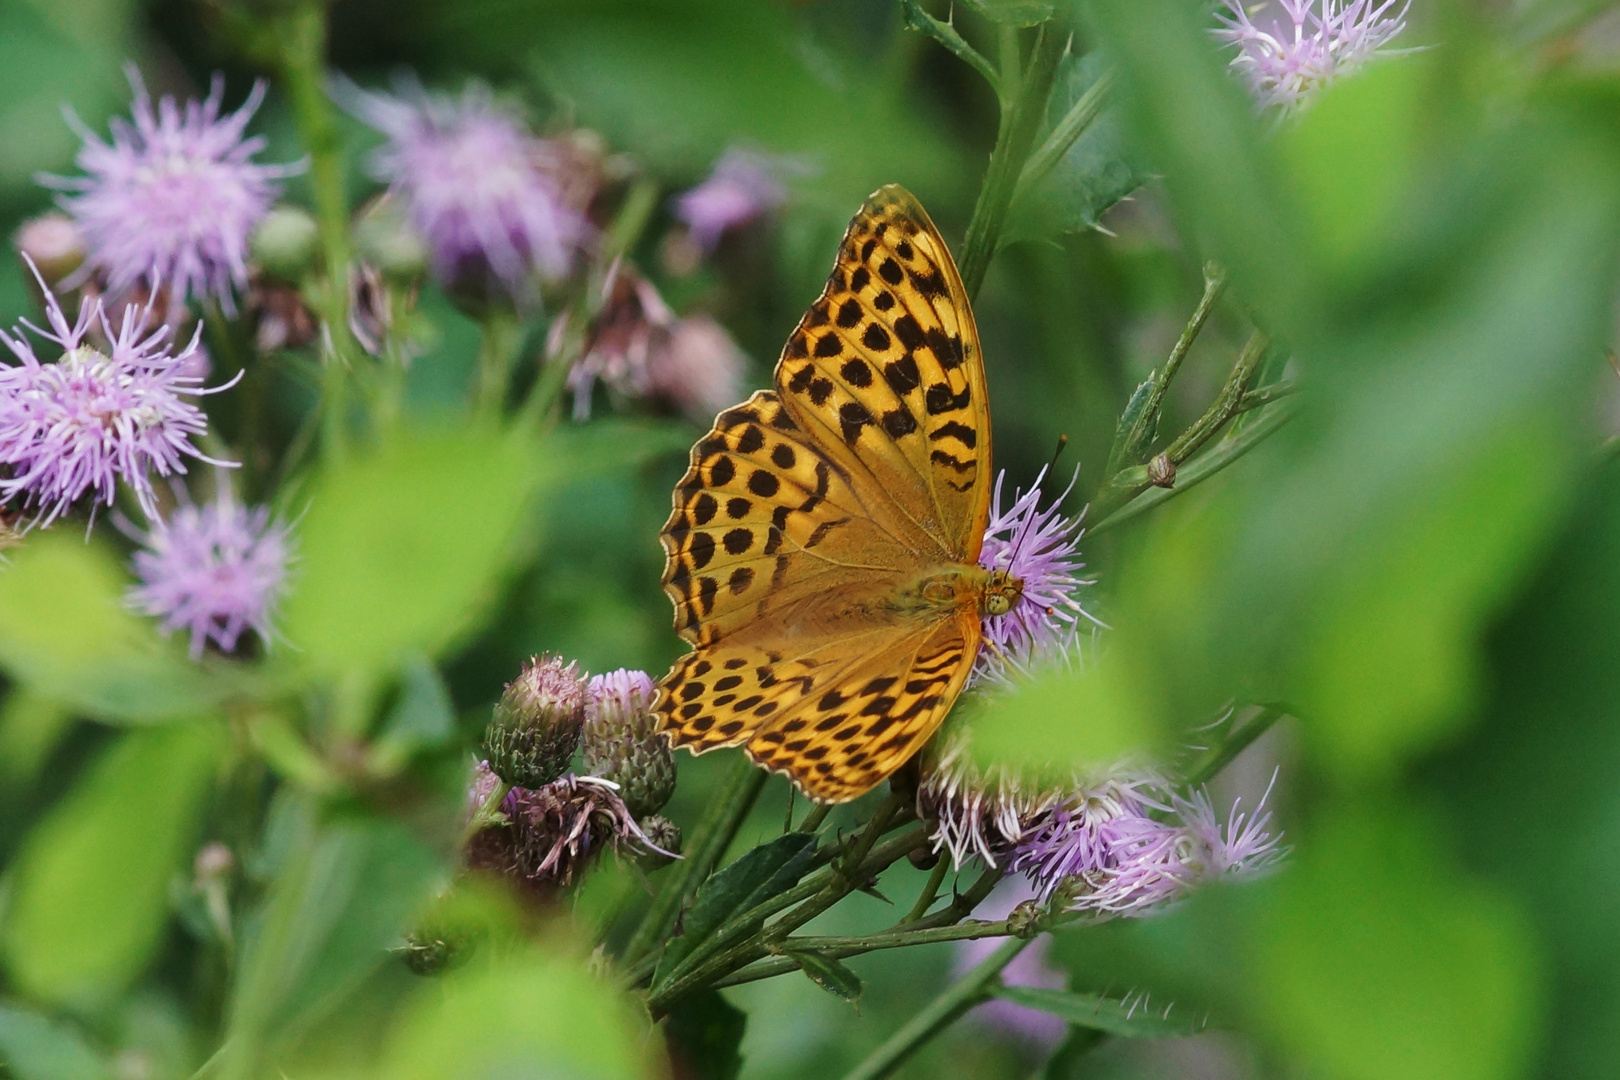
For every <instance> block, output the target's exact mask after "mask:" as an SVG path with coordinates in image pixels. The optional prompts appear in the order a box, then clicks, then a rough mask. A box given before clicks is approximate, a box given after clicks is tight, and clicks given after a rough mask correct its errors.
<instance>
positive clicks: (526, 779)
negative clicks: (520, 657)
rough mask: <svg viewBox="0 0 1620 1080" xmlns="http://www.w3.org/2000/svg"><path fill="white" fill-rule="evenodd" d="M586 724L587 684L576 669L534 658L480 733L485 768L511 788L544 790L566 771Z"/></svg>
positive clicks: (548, 658) (509, 686)
mask: <svg viewBox="0 0 1620 1080" xmlns="http://www.w3.org/2000/svg"><path fill="white" fill-rule="evenodd" d="M584 722H585V683H584V681H583V680H582V679H581V678H580V677H579V672H578V671H577V670H576V669H575V667H574V665H573V664H572V663H569V664H564V663H563V662H562V658H561V657H559V656H551V655H546V656H541V657H536V658H534V659H532V660H530V661H529V662H528V664H526V665H525V666H524V668H523V674H521V675H519V676H518V677H517V678H516V679H514V680H512V681H511V682H510V683H508V684H507V686H506V693H504V694H502V695H501V700H500V701H499V702H498V703H496V705H495V715H494V716H493V717H492V718H491V719H490V722H489V727H488V729H487V730H485V732H484V754H485V756H486V757H488V759H489V767H490V769H491V770H493V771H494V773H495V775H496V776H499V777H500V778H501V779H502V780H503V781H505V782H506V783H508V784H511V785H513V786H514V787H523V788H531V789H532V788H541V787H545V786H546V785H547V784H549V783H551V782H552V781H553V780H555V779H557V777H559V776H561V775H562V774H563V773H564V772H566V771H568V764H569V762H571V761H572V760H573V758H574V751H575V750H576V749H577V748H578V747H579V733H580V728H581V726H582V725H583V724H584Z"/></svg>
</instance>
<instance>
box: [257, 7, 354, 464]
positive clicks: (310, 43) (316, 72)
mask: <svg viewBox="0 0 1620 1080" xmlns="http://www.w3.org/2000/svg"><path fill="white" fill-rule="evenodd" d="M275 38H276V40H277V41H278V42H280V55H279V57H278V59H279V61H280V69H281V77H282V80H283V82H284V83H285V84H286V87H287V96H288V98H289V99H290V101H291V103H292V111H293V119H294V121H295V122H296V124H297V125H298V134H299V136H300V137H301V138H302V139H303V142H304V145H305V146H306V147H308V149H309V185H310V191H311V194H312V196H313V198H314V201H315V220H316V223H317V225H318V226H319V229H320V237H321V254H322V256H323V267H322V279H321V280H320V281H319V282H317V283H316V284H315V294H316V304H315V307H316V308H317V314H319V315H320V317H321V323H322V329H323V337H324V341H325V345H326V349H325V353H326V356H325V361H326V363H325V370H324V373H323V376H322V380H321V404H320V408H321V425H322V427H321V446H322V450H323V452H324V453H325V454H326V455H327V457H328V458H330V459H332V460H341V459H342V458H343V456H344V454H345V453H346V452H347V446H348V430H347V425H348V377H349V365H350V361H351V358H352V357H353V356H354V355H355V346H354V338H353V335H351V334H350V332H349V319H348V305H349V207H348V200H347V198H346V196H345V193H344V187H343V143H342V139H341V137H340V135H339V133H338V128H337V123H336V121H335V120H334V118H333V116H332V105H331V102H330V101H328V100H327V97H326V86H325V81H326V4H325V3H323V2H322V0H302V2H300V3H298V4H297V5H296V6H294V7H293V8H292V10H291V11H290V12H288V14H287V15H285V16H284V17H282V18H280V19H278V20H277V25H276V33H275Z"/></svg>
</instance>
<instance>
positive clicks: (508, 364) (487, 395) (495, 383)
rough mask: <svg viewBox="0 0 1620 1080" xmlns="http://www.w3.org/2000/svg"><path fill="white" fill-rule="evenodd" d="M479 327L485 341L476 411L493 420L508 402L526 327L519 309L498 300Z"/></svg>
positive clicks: (479, 362)
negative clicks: (509, 390) (513, 372)
mask: <svg viewBox="0 0 1620 1080" xmlns="http://www.w3.org/2000/svg"><path fill="white" fill-rule="evenodd" d="M480 329H481V330H482V331H483V341H482V343H481V345H480V347H479V350H478V397H477V401H476V402H475V404H474V407H473V412H474V415H476V416H478V417H480V418H482V419H485V420H492V419H495V418H498V417H499V416H500V415H501V410H502V409H504V408H505V406H506V392H507V389H508V387H509V386H510V385H511V381H512V369H513V368H514V367H515V366H516V365H517V360H518V354H519V353H520V352H522V350H523V338H524V333H523V330H524V327H523V323H522V321H521V320H520V319H519V318H518V316H517V312H515V311H513V310H512V309H510V308H507V307H503V306H501V305H498V304H496V305H492V306H491V307H490V310H489V314H488V315H487V316H486V317H485V319H484V322H483V325H482V326H481V327H480Z"/></svg>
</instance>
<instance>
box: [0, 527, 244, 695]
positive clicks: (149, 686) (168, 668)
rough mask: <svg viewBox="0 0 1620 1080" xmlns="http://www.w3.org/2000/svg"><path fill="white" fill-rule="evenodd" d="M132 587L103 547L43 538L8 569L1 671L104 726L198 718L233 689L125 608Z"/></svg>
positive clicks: (2, 575)
mask: <svg viewBox="0 0 1620 1080" xmlns="http://www.w3.org/2000/svg"><path fill="white" fill-rule="evenodd" d="M128 585H129V579H128V578H127V577H126V576H125V575H124V572H123V569H122V567H120V566H119V565H118V562H117V561H116V559H115V558H114V557H113V555H112V553H111V552H110V551H108V550H107V548H106V547H105V546H104V545H103V544H101V543H100V542H99V541H88V542H87V541H85V540H84V539H83V538H82V537H80V536H77V535H74V533H73V530H70V529H59V530H56V531H54V532H36V533H33V534H31V535H30V536H29V537H28V540H27V542H26V543H25V544H23V546H22V547H20V548H18V549H17V550H15V551H12V552H9V553H8V560H7V563H6V564H0V667H3V668H4V669H5V671H6V673H7V674H9V675H10V676H11V677H12V678H14V679H16V680H17V681H18V682H20V683H22V684H24V685H26V686H28V687H29V688H31V690H32V691H33V692H34V693H36V694H38V695H39V696H41V697H46V698H51V699H53V700H56V701H59V702H61V703H63V704H65V705H68V706H70V707H72V708H73V709H74V710H75V711H77V712H79V713H82V714H83V715H85V716H89V717H94V718H96V719H99V720H107V721H114V722H117V721H123V722H131V723H142V722H152V721H160V720H173V719H182V718H195V717H197V716H200V715H204V714H206V713H208V712H210V711H211V710H212V709H213V708H214V707H215V706H216V705H217V704H218V702H219V701H220V700H222V698H223V697H224V696H225V694H226V693H227V692H228V691H229V683H228V680H227V679H226V678H210V677H209V675H208V674H207V673H206V672H205V671H204V670H203V669H201V668H199V667H198V666H197V665H195V664H192V663H189V662H188V661H187V660H186V659H185V658H184V657H183V656H182V655H181V654H180V653H179V651H178V649H177V648H176V647H175V646H174V645H173V644H171V643H167V642H164V641H163V640H161V639H160V638H159V637H158V635H157V633H156V631H155V630H154V629H153V625H152V624H151V623H150V622H148V621H146V620H144V619H142V618H139V617H138V616H136V615H135V614H133V613H132V612H131V611H130V610H129V609H128V607H127V606H126V605H125V602H124V591H125V589H126V588H127V587H128Z"/></svg>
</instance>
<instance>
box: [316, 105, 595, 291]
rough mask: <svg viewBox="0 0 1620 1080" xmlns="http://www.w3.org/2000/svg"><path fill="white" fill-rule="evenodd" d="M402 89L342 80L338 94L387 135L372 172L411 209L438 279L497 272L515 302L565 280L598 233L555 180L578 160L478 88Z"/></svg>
mask: <svg viewBox="0 0 1620 1080" xmlns="http://www.w3.org/2000/svg"><path fill="white" fill-rule="evenodd" d="M396 88H397V93H395V94H378V93H372V92H370V91H366V90H362V89H360V87H358V86H356V85H355V84H354V83H352V82H349V81H348V80H346V79H344V80H339V81H338V82H337V83H336V84H335V86H334V90H333V92H334V96H335V97H336V98H337V100H338V102H339V103H340V104H341V105H343V107H344V108H345V109H347V110H348V111H349V112H350V113H352V114H353V115H354V116H355V117H356V118H358V119H359V120H361V121H362V122H364V123H366V124H368V125H370V126H371V127H373V128H375V129H376V130H378V131H380V132H382V133H383V134H384V135H386V136H387V137H388V142H387V143H386V144H385V145H384V146H382V147H381V148H380V149H379V150H377V152H376V153H374V154H373V155H372V158H371V162H370V165H371V170H372V173H373V175H374V176H376V177H377V178H378V179H379V180H383V181H386V182H387V183H388V185H389V191H390V192H391V193H393V194H394V195H396V196H397V197H399V198H400V199H401V200H402V201H403V202H404V204H405V207H406V212H407V214H408V215H409V217H410V221H411V224H412V225H413V226H414V227H415V228H416V230H417V231H418V232H419V233H420V234H421V235H422V237H423V239H425V240H426V241H427V244H428V247H429V248H430V249H431V251H432V253H433V254H432V262H433V271H434V274H435V275H436V276H437V277H438V278H439V280H440V281H441V282H443V283H446V284H454V283H457V282H461V283H477V282H480V281H484V282H486V283H487V279H488V276H489V275H490V274H493V275H494V277H495V278H496V279H497V280H498V281H499V282H500V283H501V284H502V285H503V286H504V287H505V289H506V291H507V292H508V293H509V294H510V295H511V296H512V297H513V298H514V299H515V300H527V299H529V298H530V296H531V294H532V291H533V290H532V282H531V276H532V275H534V274H538V275H539V277H540V278H541V279H542V280H548V281H549V280H555V279H558V278H561V277H564V276H566V275H567V274H568V272H569V271H570V269H571V268H572V267H573V263H574V254H575V252H576V251H577V250H578V248H579V247H580V246H581V245H582V244H583V243H584V242H585V241H586V240H587V239H589V237H590V234H591V227H590V223H589V222H588V221H587V220H586V218H585V215H584V212H583V209H582V208H581V207H579V206H576V205H572V204H570V202H569V201H568V199H567V198H566V197H565V194H564V185H562V184H561V183H559V182H558V179H557V174H558V173H559V172H561V171H563V170H566V169H567V168H568V167H569V166H570V163H571V161H572V160H573V156H574V155H572V154H570V153H567V152H565V151H564V149H562V148H558V147H553V146H552V145H551V144H549V143H547V142H546V141H544V140H542V139H539V138H536V137H535V136H534V135H533V134H531V133H530V132H529V130H528V129H527V128H526V127H525V126H524V124H523V122H522V121H521V120H520V119H519V118H518V117H517V116H515V115H513V114H512V112H511V111H509V110H508V109H506V108H503V107H502V106H501V105H499V104H498V103H497V102H496V101H495V100H494V99H493V98H492V97H491V96H490V92H489V90H488V88H487V87H485V86H483V85H481V84H479V83H469V84H468V85H467V87H466V89H464V90H463V91H462V93H461V96H460V98H459V99H456V98H451V97H449V96H446V95H442V94H430V93H428V92H427V91H426V90H425V89H423V88H422V86H421V85H420V84H418V83H416V82H414V80H402V81H401V82H400V83H398V84H397V87H396Z"/></svg>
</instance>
